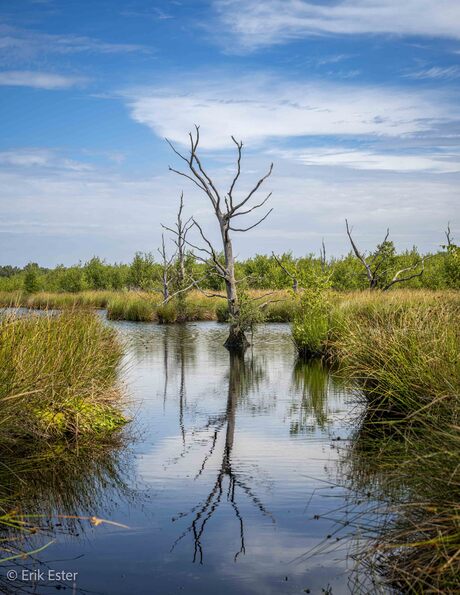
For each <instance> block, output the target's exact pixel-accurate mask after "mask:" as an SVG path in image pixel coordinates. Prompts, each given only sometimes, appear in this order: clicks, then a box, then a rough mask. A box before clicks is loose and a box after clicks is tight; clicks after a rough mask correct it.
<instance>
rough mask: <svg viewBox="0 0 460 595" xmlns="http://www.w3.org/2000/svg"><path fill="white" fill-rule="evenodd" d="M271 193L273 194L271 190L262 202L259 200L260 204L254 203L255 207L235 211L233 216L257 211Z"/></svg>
mask: <svg viewBox="0 0 460 595" xmlns="http://www.w3.org/2000/svg"><path fill="white" fill-rule="evenodd" d="M271 195H272V193H271V192H270V193H269V194H267V196H266V197H265V198H264V200H263V201H262V202H259V204H257V205H254V206H253V207H251V208H250V209H247V210H246V211H240V212H239V213H234V214H233V217H239V216H240V215H247V214H248V213H252V211H255V210H256V209H258V208H260V207H263V206H264V204H265V203H266V202H267V200H268V199H269V198H270V196H271ZM272 211H273V209H272Z"/></svg>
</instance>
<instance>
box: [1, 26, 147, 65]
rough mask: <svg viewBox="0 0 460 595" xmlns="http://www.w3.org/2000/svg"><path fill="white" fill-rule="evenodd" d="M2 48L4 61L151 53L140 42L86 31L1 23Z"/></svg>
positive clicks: (2, 59)
mask: <svg viewBox="0 0 460 595" xmlns="http://www.w3.org/2000/svg"><path fill="white" fill-rule="evenodd" d="M0 50H1V52H2V57H1V62H2V63H3V64H6V63H7V64H11V63H21V62H23V61H27V60H30V59H32V58H34V57H36V56H37V55H38V56H43V55H49V54H77V53H99V54H132V53H151V49H150V48H148V47H145V46H143V45H139V44H132V43H112V42H107V41H102V40H100V39H95V38H92V37H86V36H82V35H57V34H50V33H41V32H39V31H33V30H29V29H21V28H18V27H11V26H10V25H0Z"/></svg>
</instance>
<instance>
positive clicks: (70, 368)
mask: <svg viewBox="0 0 460 595" xmlns="http://www.w3.org/2000/svg"><path fill="white" fill-rule="evenodd" d="M121 356H122V347H121V345H120V343H119V341H118V339H117V335H116V333H115V331H114V330H112V329H109V328H108V327H106V326H105V325H104V324H103V323H102V322H101V320H100V319H99V317H98V316H97V315H95V314H93V313H91V312H82V311H75V310H69V311H64V312H63V313H61V314H60V315H54V316H53V315H51V314H49V313H47V314H44V315H43V314H42V315H32V316H27V317H21V316H19V315H17V314H15V313H12V314H11V313H10V314H6V315H3V316H2V317H1V318H0V443H1V444H9V443H20V442H21V441H24V440H29V441H30V440H44V441H53V440H56V439H61V438H63V437H64V438H76V437H78V438H79V439H83V438H84V437H87V436H92V437H97V436H104V435H106V434H107V433H110V432H112V431H114V430H116V429H118V428H119V427H120V426H122V425H123V424H124V423H125V421H126V419H125V418H124V416H123V414H122V413H121V410H120V386H119V384H118V380H117V370H118V367H119V363H120V359H121ZM18 419H20V420H21V422H20V423H18Z"/></svg>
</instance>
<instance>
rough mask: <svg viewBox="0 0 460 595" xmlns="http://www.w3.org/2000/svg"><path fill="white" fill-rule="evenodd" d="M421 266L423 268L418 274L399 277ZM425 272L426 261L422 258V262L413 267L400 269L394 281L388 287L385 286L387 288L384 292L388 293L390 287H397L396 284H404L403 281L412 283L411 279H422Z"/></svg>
mask: <svg viewBox="0 0 460 595" xmlns="http://www.w3.org/2000/svg"><path fill="white" fill-rule="evenodd" d="M420 265H421V267H422V268H421V270H420V271H419V272H418V273H414V274H413V275H409V276H408V277H399V275H402V274H403V273H405V272H406V271H413V270H414V269H416V268H417V267H418V266H420ZM424 270H425V259H424V258H422V260H421V261H420V262H416V263H415V264H413V265H412V266H409V267H406V268H404V269H400V270H399V271H398V272H397V273H396V274H395V275H394V277H393V279H392V280H391V281H390V282H389V283H388V284H387V285H385V287H384V288H383V291H387V290H388V289H390V287H392V286H393V285H395V283H402V282H403V281H410V280H411V279H415V278H416V277H421V276H422V275H423V272H424Z"/></svg>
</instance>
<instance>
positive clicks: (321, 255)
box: [319, 238, 327, 273]
mask: <svg viewBox="0 0 460 595" xmlns="http://www.w3.org/2000/svg"><path fill="white" fill-rule="evenodd" d="M319 260H320V262H321V270H322V272H323V273H324V272H325V271H326V266H327V259H326V244H325V243H324V238H323V239H322V240H321V250H320V252H319Z"/></svg>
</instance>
